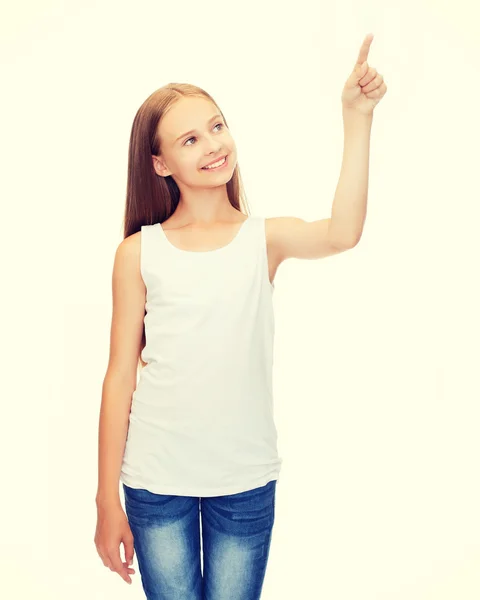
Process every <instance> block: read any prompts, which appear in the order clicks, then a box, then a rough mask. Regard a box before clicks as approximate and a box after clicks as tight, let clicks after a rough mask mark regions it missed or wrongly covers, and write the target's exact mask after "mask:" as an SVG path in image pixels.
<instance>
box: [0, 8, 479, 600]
mask: <svg viewBox="0 0 480 600" xmlns="http://www.w3.org/2000/svg"><path fill="white" fill-rule="evenodd" d="M477 10H478V9H477V7H476V6H475V4H474V3H473V2H467V1H466V0H457V1H456V2H454V3H451V2H439V1H438V0H435V1H434V0H415V2H414V1H413V0H405V1H404V2H402V3H398V2H395V3H394V2H385V1H379V0H377V1H374V0H366V1H364V2H352V1H350V2H348V1H346V0H338V1H337V2H335V3H332V2H317V1H313V0H300V1H299V2H295V3H283V2H280V3H279V2H273V1H264V2H252V1H250V0H245V1H243V2H231V1H230V0H225V1H224V2H222V3H211V2H208V3H202V2H198V1H195V2H193V1H188V2H178V3H174V2H153V1H149V2H146V1H143V2H142V1H141V0H139V1H138V2H136V3H133V2H119V1H118V0H117V1H115V2H112V1H111V0H108V1H107V0H106V1H103V2H102V1H97V2H94V1H92V0H84V1H83V2H73V1H60V0H57V1H55V0H50V1H46V0H42V1H36V2H34V1H33V0H29V1H25V0H23V1H19V2H16V3H14V4H7V3H6V2H5V3H3V4H2V8H1V15H0V31H1V52H0V60H1V79H2V93H1V95H0V102H1V110H0V118H1V132H2V133H1V170H2V176H1V180H0V185H1V202H2V228H1V244H2V246H1V258H2V288H3V289H2V295H1V303H2V310H1V331H2V335H1V339H2V357H1V358H2V360H1V365H2V370H3V377H2V380H3V385H2V396H1V397H2V413H1V436H0V439H1V447H0V451H1V459H2V460H1V481H2V485H1V494H0V500H1V507H0V508H1V513H0V516H1V520H2V528H1V532H0V562H1V564H2V571H3V576H2V589H3V590H6V595H5V597H6V598H8V599H9V600H17V599H24V598H35V599H36V600H43V599H48V600H65V599H66V598H68V599H69V600H77V599H79V600H80V599H81V600H84V599H85V598H89V600H106V599H110V598H116V599H117V600H121V599H134V598H136V599H140V598H144V595H143V592H142V589H141V582H140V573H139V570H138V563H137V560H136V557H135V562H134V568H135V569H136V574H135V575H134V576H133V580H134V582H133V584H132V586H128V585H127V584H126V583H125V582H124V581H123V580H122V579H121V578H120V577H119V576H118V575H117V574H115V573H112V572H111V571H110V570H109V569H107V568H105V567H104V566H103V563H102V562H101V559H100V557H99V556H98V555H97V553H96V549H95V546H94V542H93V538H94V532H95V525H96V506H95V494H96V486H97V435H98V415H99V407H100V401H101V385H102V380H103V377H104V375H105V370H106V366H107V360H108V351H109V331H110V319H111V275H112V268H113V258H114V254H115V251H116V248H117V246H118V244H119V243H120V242H121V240H122V224H121V221H122V218H123V210H124V203H125V191H126V178H127V151H128V141H129V135H130V130H131V126H132V122H133V118H134V116H135V113H136V111H137V110H138V108H139V106H140V105H141V104H142V102H143V101H144V100H145V99H146V98H147V96H149V95H150V94H151V93H152V92H153V91H154V90H156V89H158V88H159V87H161V86H162V85H165V84H166V83H169V82H188V83H193V84H196V85H199V86H200V87H202V88H204V89H205V90H207V91H208V92H209V93H210V94H212V96H213V97H214V99H215V100H216V102H217V103H218V104H219V106H220V107H221V109H222V111H223V112H224V114H225V116H226V118H227V120H228V122H229V126H230V129H231V131H232V134H233V136H234V138H235V141H236V144H237V150H238V161H239V165H240V168H241V173H242V176H243V181H244V184H245V187H246V192H247V198H248V201H249V205H250V208H251V212H252V214H258V215H265V216H266V217H272V216H296V217H300V218H303V219H305V220H307V221H311V220H315V219H321V218H327V217H329V216H330V211H331V205H332V201H333V196H334V192H335V187H336V184H337V181H338V177H339V173H340V165H341V158H342V149H343V123H342V115H341V100H340V96H341V91H342V88H343V85H344V83H345V81H346V79H347V77H348V76H349V74H350V73H351V70H352V69H353V66H354V63H355V60H356V58H357V55H358V50H359V48H360V45H361V43H362V41H363V39H364V37H365V35H367V34H368V33H369V32H372V33H373V34H374V40H373V42H372V46H371V50H370V55H369V61H368V62H369V65H371V66H373V67H375V68H376V69H377V71H378V72H379V73H381V74H382V75H383V77H384V80H385V82H386V84H387V87H388V91H387V94H386V95H385V97H384V98H383V100H382V101H381V102H380V104H379V105H378V106H377V107H376V109H375V113H374V119H373V125H372V134H371V155H370V176H369V197H368V212H367V220H366V224H365V228H364V231H363V236H362V239H361V241H360V243H359V244H358V246H356V247H355V248H354V249H353V250H351V251H348V252H345V253H342V254H340V255H337V256H333V257H329V258H326V259H323V260H313V261H312V260H297V259H290V260H288V261H286V262H285V263H283V264H282V265H281V266H280V268H279V270H278V271H277V275H276V278H275V286H276V289H275V292H274V305H275V320H276V333H275V358H274V395H275V420H276V424H277V429H278V434H279V452H280V455H281V456H282V457H283V459H284V463H283V467H282V472H281V475H280V480H279V482H278V487H277V501H276V522H275V526H274V533H273V540H272V545H271V550H270V558H269V563H268V567H267V574H266V578H265V583H264V589H263V594H262V600H284V599H285V600H287V599H288V600H292V599H297V598H301V599H303V598H305V599H308V600H316V599H318V600H347V599H348V600H351V599H352V598H354V599H355V600H405V599H406V598H408V600H447V599H448V600H458V599H460V598H461V599H462V600H473V599H478V598H479V597H480V512H479V510H478V507H479V506H480V484H479V477H478V461H479V450H480V441H479V436H478V431H479V417H480V408H479V400H480V385H479V380H478V365H479V358H480V349H479V334H480V320H479V310H478V309H479V306H480V292H479V266H478V265H479V258H480V253H479V244H478V240H479V225H478V223H479V217H480V209H479V202H480V194H479V187H480V186H479V183H478V182H479V179H478V174H479V139H480V136H479V134H480V128H479V110H478V99H479V97H480V84H479V81H480V78H479V67H478V65H479V64H480V60H479V59H480V43H479V39H480V36H479V33H480V32H479V25H478V23H479V19H478V12H476V11H477ZM122 501H123V496H122ZM122 552H123V548H122Z"/></svg>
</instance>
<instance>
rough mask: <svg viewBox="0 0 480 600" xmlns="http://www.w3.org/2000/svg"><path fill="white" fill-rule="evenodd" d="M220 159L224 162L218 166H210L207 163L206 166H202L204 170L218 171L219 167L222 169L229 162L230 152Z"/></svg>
mask: <svg viewBox="0 0 480 600" xmlns="http://www.w3.org/2000/svg"><path fill="white" fill-rule="evenodd" d="M220 160H222V161H223V162H222V163H220V164H219V165H218V166H217V167H209V166H208V165H206V166H205V167H202V171H216V170H217V169H221V168H222V167H224V166H225V165H226V164H227V161H228V154H227V155H226V156H224V157H223V158H222V159H220ZM216 162H219V161H218V160H217V161H216ZM213 164H215V163H213Z"/></svg>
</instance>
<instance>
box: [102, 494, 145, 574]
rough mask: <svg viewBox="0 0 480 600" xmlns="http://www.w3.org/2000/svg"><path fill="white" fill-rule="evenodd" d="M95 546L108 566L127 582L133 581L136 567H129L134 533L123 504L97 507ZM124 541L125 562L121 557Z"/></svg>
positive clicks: (131, 561)
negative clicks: (121, 547) (132, 577)
mask: <svg viewBox="0 0 480 600" xmlns="http://www.w3.org/2000/svg"><path fill="white" fill-rule="evenodd" d="M94 541H95V546H96V547H97V552H98V554H99V555H100V558H101V559H102V561H103V564H104V565H105V566H106V567H109V568H110V571H115V572H116V573H118V574H119V575H120V577H121V578H122V579H124V580H125V581H126V582H127V583H132V579H131V578H130V574H133V573H135V569H132V568H130V567H129V565H131V564H132V563H133V554H134V547H133V535H132V532H131V530H130V526H129V524H128V520H127V516H126V515H125V513H124V511H123V509H122V507H121V505H120V506H118V507H117V506H111V505H110V506H108V507H98V508H97V529H96V531H95V540H94ZM121 542H122V543H123V547H124V551H125V562H122V560H121V558H120V550H119V547H120V543H121Z"/></svg>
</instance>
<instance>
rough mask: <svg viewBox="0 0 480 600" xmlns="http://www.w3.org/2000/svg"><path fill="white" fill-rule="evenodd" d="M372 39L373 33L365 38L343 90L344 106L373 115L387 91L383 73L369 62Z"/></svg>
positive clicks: (363, 113)
mask: <svg viewBox="0 0 480 600" xmlns="http://www.w3.org/2000/svg"><path fill="white" fill-rule="evenodd" d="M372 40H373V34H372V33H369V34H368V35H367V36H366V37H365V39H364V40H363V44H362V46H361V48H360V52H359V54H358V58H357V62H356V64H355V67H354V69H353V72H352V74H351V75H350V77H349V78H348V79H347V82H346V83H345V87H344V88H343V92H342V104H343V108H344V109H347V110H352V111H357V112H358V113H360V114H362V115H373V109H374V108H375V106H376V105H377V104H378V103H379V102H380V100H381V99H382V98H383V96H384V95H385V92H386V91H387V86H386V85H385V82H384V81H383V77H382V75H380V74H379V73H377V71H376V69H374V68H373V67H369V66H368V63H367V58H368V52H369V50H370V44H371V43H372Z"/></svg>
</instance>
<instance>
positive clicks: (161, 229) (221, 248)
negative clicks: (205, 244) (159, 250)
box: [156, 215, 252, 254]
mask: <svg viewBox="0 0 480 600" xmlns="http://www.w3.org/2000/svg"><path fill="white" fill-rule="evenodd" d="M251 220H252V215H249V216H248V217H247V218H246V219H245V220H244V221H243V222H242V224H241V225H240V227H239V229H238V230H237V233H236V234H235V235H234V237H233V238H232V239H231V240H230V241H229V242H228V244H225V245H224V246H220V248H213V249H212V250H185V249H184V248H179V247H178V246H175V244H172V242H171V241H170V240H169V239H168V237H167V234H166V233H165V230H164V229H163V227H162V224H161V223H156V225H157V227H158V228H159V229H160V234H161V235H162V237H163V239H164V240H165V241H166V242H167V244H168V245H169V246H170V247H171V248H173V250H175V251H177V252H183V253H184V254H213V253H214V252H219V251H221V250H225V249H226V248H229V247H230V246H232V244H233V243H234V242H235V241H236V240H238V238H239V237H240V234H241V233H242V230H243V229H245V225H246V224H247V221H251Z"/></svg>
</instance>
